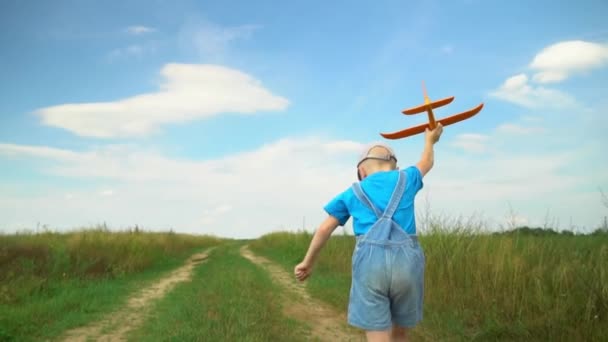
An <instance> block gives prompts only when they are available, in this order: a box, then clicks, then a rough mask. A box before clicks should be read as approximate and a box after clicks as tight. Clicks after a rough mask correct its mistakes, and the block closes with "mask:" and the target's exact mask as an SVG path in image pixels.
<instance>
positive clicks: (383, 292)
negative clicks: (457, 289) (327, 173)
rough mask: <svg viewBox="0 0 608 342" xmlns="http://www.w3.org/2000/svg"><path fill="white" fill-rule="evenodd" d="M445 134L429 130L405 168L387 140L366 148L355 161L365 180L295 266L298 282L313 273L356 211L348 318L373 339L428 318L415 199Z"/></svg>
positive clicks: (403, 335)
mask: <svg viewBox="0 0 608 342" xmlns="http://www.w3.org/2000/svg"><path fill="white" fill-rule="evenodd" d="M442 132H443V127H442V126H441V124H439V125H437V127H436V128H435V129H434V130H432V131H430V130H428V129H427V130H426V133H425V145H424V150H423V152H422V157H421V159H420V161H419V162H418V163H417V164H416V166H410V167H408V168H407V169H405V170H402V171H401V170H399V169H398V168H397V158H396V157H395V154H394V153H393V150H392V149H391V148H390V147H389V146H388V145H385V144H382V143H379V144H375V145H373V146H372V147H371V148H369V149H366V150H365V152H364V154H363V155H362V156H361V158H360V159H359V163H358V165H357V176H358V178H359V180H360V182H359V183H355V184H353V186H352V187H350V188H349V189H347V190H346V191H344V192H343V193H342V194H340V195H338V196H337V197H335V198H334V199H333V200H332V201H330V202H329V203H328V204H327V205H326V206H325V208H324V209H325V211H326V212H327V213H328V214H329V217H328V218H327V219H326V220H325V221H324V222H323V223H322V224H321V225H320V226H319V229H318V230H317V231H316V233H315V234H314V236H313V238H312V241H311V243H310V247H309V248H308V252H307V253H306V256H305V257H304V260H303V261H302V262H301V263H300V264H298V265H297V266H296V267H295V269H294V273H295V276H296V278H297V279H298V280H299V281H303V280H305V279H306V278H308V277H309V276H310V274H311V273H312V269H313V266H314V264H315V261H316V259H317V256H318V254H319V252H320V250H321V248H323V246H324V245H325V242H326V241H327V240H328V239H329V237H330V236H331V234H332V232H333V231H334V229H336V228H337V227H338V226H341V225H344V224H345V223H346V221H347V220H348V219H349V217H350V216H352V217H353V230H354V233H355V236H356V239H357V242H356V245H355V250H354V252H353V257H352V263H353V266H352V282H351V289H350V298H349V304H348V323H349V324H350V325H353V326H355V327H358V328H361V329H364V330H365V331H366V336H367V340H368V341H391V338H392V340H393V341H407V339H408V338H407V335H408V334H407V333H408V328H411V327H414V326H415V325H416V324H418V323H419V322H420V321H421V320H422V302H423V287H424V265H425V257H424V252H423V251H422V248H421V247H420V245H419V244H418V239H417V236H416V223H415V217H414V197H415V196H416V194H417V193H418V191H419V190H420V189H421V188H422V186H423V184H422V177H424V176H425V175H426V174H427V173H428V172H429V171H430V170H431V168H432V167H433V163H434V151H433V145H434V144H435V143H436V142H437V141H439V138H440V136H441V133H442Z"/></svg>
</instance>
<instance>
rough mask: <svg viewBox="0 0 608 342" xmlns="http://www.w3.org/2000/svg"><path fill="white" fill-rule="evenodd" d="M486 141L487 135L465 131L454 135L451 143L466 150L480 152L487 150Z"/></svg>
mask: <svg viewBox="0 0 608 342" xmlns="http://www.w3.org/2000/svg"><path fill="white" fill-rule="evenodd" d="M487 141H488V136H487V135H483V134H473V133H466V134H460V135H458V136H456V138H455V139H454V141H453V142H452V145H453V146H456V147H459V148H461V149H463V150H465V151H467V152H472V153H482V152H485V151H486V150H487Z"/></svg>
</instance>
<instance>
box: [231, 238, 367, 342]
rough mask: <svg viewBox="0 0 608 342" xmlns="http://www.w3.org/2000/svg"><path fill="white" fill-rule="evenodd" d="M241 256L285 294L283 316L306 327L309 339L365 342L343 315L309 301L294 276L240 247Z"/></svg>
mask: <svg viewBox="0 0 608 342" xmlns="http://www.w3.org/2000/svg"><path fill="white" fill-rule="evenodd" d="M241 255H242V256H244V257H245V258H247V259H249V260H251V261H252V262H253V263H255V264H257V265H260V266H262V267H263V268H264V269H266V270H267V271H268V272H269V273H270V276H271V277H272V279H273V280H275V281H276V282H277V283H278V284H279V285H280V286H281V287H283V288H285V289H286V290H287V296H285V297H286V298H285V305H284V309H283V310H284V313H285V315H286V316H288V317H291V318H293V319H296V320H299V321H302V322H305V323H307V324H309V325H310V327H311V329H312V335H313V337H314V338H316V339H318V340H319V341H332V342H334V341H365V337H364V335H363V334H361V333H360V332H359V331H357V330H355V329H353V328H350V327H349V326H348V325H347V323H346V314H344V313H339V312H337V311H336V310H334V309H333V308H331V307H329V306H328V305H327V304H325V303H323V302H321V301H319V300H317V299H314V298H312V297H311V296H310V295H309V294H308V292H306V289H305V287H304V284H299V283H298V282H297V281H296V279H295V278H294V276H292V275H291V274H290V273H288V272H286V271H285V270H284V269H283V268H282V267H281V266H279V265H277V264H275V263H273V262H272V261H270V260H268V259H266V258H264V257H261V256H259V255H255V254H253V252H252V251H251V250H250V249H249V248H248V246H247V245H245V246H243V247H241Z"/></svg>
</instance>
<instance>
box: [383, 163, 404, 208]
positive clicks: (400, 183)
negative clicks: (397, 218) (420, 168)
mask: <svg viewBox="0 0 608 342" xmlns="http://www.w3.org/2000/svg"><path fill="white" fill-rule="evenodd" d="M397 174H398V175H399V178H397V185H396V186H395V190H394V191H393V195H392V196H391V200H390V201H389V202H388V205H387V206H386V210H384V213H383V214H382V216H383V217H384V218H389V219H391V218H393V215H394V214H395V211H396V210H397V208H398V207H399V203H400V202H401V197H403V193H404V192H405V175H403V172H402V171H399V172H398V173H397Z"/></svg>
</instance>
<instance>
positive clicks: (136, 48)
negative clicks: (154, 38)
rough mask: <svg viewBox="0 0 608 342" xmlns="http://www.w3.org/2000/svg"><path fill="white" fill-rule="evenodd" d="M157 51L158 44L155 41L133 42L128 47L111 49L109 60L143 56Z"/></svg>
mask: <svg viewBox="0 0 608 342" xmlns="http://www.w3.org/2000/svg"><path fill="white" fill-rule="evenodd" d="M154 51H156V45H155V44H153V43H147V44H132V45H129V46H127V47H123V48H118V49H114V50H112V51H110V52H109V53H108V55H107V58H108V60H109V61H114V60H117V59H121V58H129V57H134V58H141V57H143V56H144V55H146V54H150V53H153V52H154Z"/></svg>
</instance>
